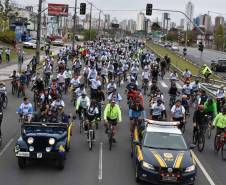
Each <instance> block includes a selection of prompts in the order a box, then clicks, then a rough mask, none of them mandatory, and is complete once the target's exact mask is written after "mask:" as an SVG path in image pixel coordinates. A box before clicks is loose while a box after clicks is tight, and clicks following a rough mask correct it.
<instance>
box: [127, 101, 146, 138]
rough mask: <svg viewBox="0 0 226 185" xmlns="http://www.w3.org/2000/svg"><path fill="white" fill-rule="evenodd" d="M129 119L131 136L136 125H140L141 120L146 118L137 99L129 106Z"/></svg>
mask: <svg viewBox="0 0 226 185" xmlns="http://www.w3.org/2000/svg"><path fill="white" fill-rule="evenodd" d="M129 118H130V132H131V135H133V131H134V128H135V126H136V124H140V123H139V122H140V121H141V119H144V118H146V114H145V111H144V106H143V104H142V100H141V99H140V98H139V97H137V98H136V99H135V100H133V101H132V102H131V104H130V107H129ZM136 121H137V123H136ZM137 126H139V125H137Z"/></svg>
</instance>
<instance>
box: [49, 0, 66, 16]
mask: <svg viewBox="0 0 226 185" xmlns="http://www.w3.org/2000/svg"><path fill="white" fill-rule="evenodd" d="M48 15H49V16H65V17H67V16H68V5H66V4H53V3H49V4H48Z"/></svg>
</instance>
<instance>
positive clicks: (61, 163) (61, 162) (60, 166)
mask: <svg viewBox="0 0 226 185" xmlns="http://www.w3.org/2000/svg"><path fill="white" fill-rule="evenodd" d="M56 163H57V168H58V169H59V170H63V169H64V164H65V160H64V158H62V159H58V160H57V161H56Z"/></svg>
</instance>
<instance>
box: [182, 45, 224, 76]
mask: <svg viewBox="0 0 226 185" xmlns="http://www.w3.org/2000/svg"><path fill="white" fill-rule="evenodd" d="M183 48H184V47H179V49H180V51H179V53H180V54H181V55H183ZM186 58H187V59H189V60H191V61H192V62H194V63H195V64H197V65H199V66H202V65H203V64H207V65H208V66H210V65H211V61H212V60H217V59H226V52H221V51H214V50H210V49H205V48H204V51H203V53H202V56H201V53H200V51H199V50H198V48H193V47H187V56H186ZM217 74H219V75H221V76H224V77H226V73H224V72H217Z"/></svg>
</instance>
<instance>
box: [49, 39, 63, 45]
mask: <svg viewBox="0 0 226 185" xmlns="http://www.w3.org/2000/svg"><path fill="white" fill-rule="evenodd" d="M52 45H53V46H64V42H63V40H62V39H56V40H54V41H52Z"/></svg>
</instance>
